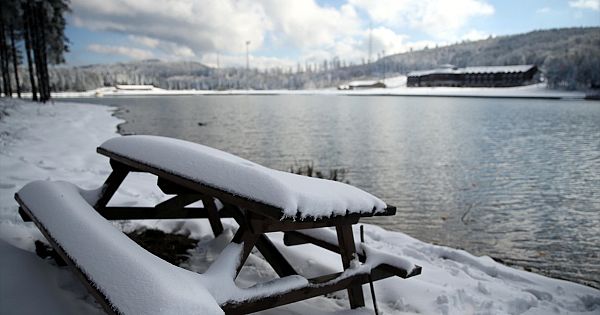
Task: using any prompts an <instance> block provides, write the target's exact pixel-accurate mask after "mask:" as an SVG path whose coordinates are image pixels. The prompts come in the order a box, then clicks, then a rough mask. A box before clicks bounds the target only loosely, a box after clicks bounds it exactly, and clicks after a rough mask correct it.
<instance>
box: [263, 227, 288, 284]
mask: <svg viewBox="0 0 600 315" xmlns="http://www.w3.org/2000/svg"><path fill="white" fill-rule="evenodd" d="M256 248H257V249H258V251H259V252H260V253H261V254H262V255H263V256H264V257H265V260H267V262H268V263H269V265H271V267H273V270H275V272H277V275H279V277H281V278H283V277H286V276H291V275H297V274H298V273H297V272H296V270H295V269H294V267H292V265H291V264H290V263H289V261H287V259H285V257H284V256H283V254H281V252H280V251H279V250H278V249H277V247H275V245H274V244H273V242H271V240H270V239H269V238H268V237H267V236H266V235H264V234H261V235H260V236H259V237H258V239H257V241H256Z"/></svg>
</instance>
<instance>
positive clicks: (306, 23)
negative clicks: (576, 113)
mask: <svg viewBox="0 0 600 315" xmlns="http://www.w3.org/2000/svg"><path fill="white" fill-rule="evenodd" d="M71 9H72V12H71V14H70V15H69V16H68V25H67V29H66V34H67V37H68V38H69V40H70V41H71V44H70V50H71V52H69V53H68V54H67V56H66V59H67V64H68V65H87V64H97V63H113V62H127V61H133V60H143V59H160V60H165V61H176V60H185V61H198V62H202V63H204V64H207V65H209V66H213V67H217V66H218V67H234V66H246V51H248V55H249V58H248V59H249V63H250V67H252V68H262V69H264V68H272V67H284V68H285V67H295V66H296V65H297V64H306V63H313V64H314V63H320V62H322V61H323V60H331V59H333V58H336V57H337V58H339V59H341V60H344V61H346V62H355V63H360V62H362V61H363V60H368V59H369V47H371V55H370V56H371V57H370V58H371V60H375V59H377V57H378V55H390V54H395V53H401V52H405V51H408V50H410V49H422V48H423V47H426V46H427V47H435V46H436V45H439V46H442V45H448V44H452V43H456V42H461V41H468V40H479V39H485V38H488V37H489V36H501V35H509V34H518V33H525V32H529V31H533V30H539V29H549V28H558V27H579V26H600V0H562V1H560V0H547V1H542V0H258V1H257V0H180V1H173V0H71ZM369 43H370V44H369Z"/></svg>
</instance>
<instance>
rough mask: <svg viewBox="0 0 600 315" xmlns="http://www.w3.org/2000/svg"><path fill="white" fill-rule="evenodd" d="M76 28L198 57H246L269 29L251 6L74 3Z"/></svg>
mask: <svg viewBox="0 0 600 315" xmlns="http://www.w3.org/2000/svg"><path fill="white" fill-rule="evenodd" d="M71 6H72V9H73V15H74V22H75V24H76V25H77V26H81V27H86V28H89V29H92V30H102V31H114V32H120V33H124V34H127V35H134V36H138V37H141V38H144V37H146V38H151V39H154V40H160V41H162V42H170V43H173V44H176V45H178V46H181V47H188V48H189V49H190V50H192V51H194V52H198V53H200V52H205V51H214V50H227V51H232V52H242V51H244V50H245V45H244V42H245V41H246V40H252V42H253V43H256V44H257V46H255V47H260V46H261V45H262V43H263V41H264V35H265V32H266V31H267V30H269V29H270V28H271V24H270V21H269V20H268V19H267V17H266V16H265V13H264V10H263V8H262V6H261V5H259V4H257V3H255V2H254V1H251V0H206V1H192V0H183V1H152V0H73V1H72V5H71Z"/></svg>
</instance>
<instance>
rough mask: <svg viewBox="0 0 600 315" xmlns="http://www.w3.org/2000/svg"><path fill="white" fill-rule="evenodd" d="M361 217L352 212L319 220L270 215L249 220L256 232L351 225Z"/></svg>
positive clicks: (253, 217)
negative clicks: (291, 218) (280, 218)
mask: <svg viewBox="0 0 600 315" xmlns="http://www.w3.org/2000/svg"><path fill="white" fill-rule="evenodd" d="M359 219H360V216H359V215H356V214H350V215H347V216H337V217H332V218H327V219H321V220H317V221H285V220H273V219H271V218H268V217H262V216H260V215H254V216H252V218H251V219H250V220H249V221H250V222H249V223H250V225H251V227H252V229H253V231H255V232H256V233H269V232H285V231H296V230H304V229H315V228H321V227H329V226H337V225H351V224H356V223H358V220H359Z"/></svg>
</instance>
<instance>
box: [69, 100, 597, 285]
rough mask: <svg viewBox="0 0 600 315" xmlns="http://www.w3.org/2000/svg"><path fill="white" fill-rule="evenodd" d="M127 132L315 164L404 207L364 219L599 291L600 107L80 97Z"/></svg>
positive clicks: (284, 163) (259, 158)
mask: <svg viewBox="0 0 600 315" xmlns="http://www.w3.org/2000/svg"><path fill="white" fill-rule="evenodd" d="M72 100H74V101H79V102H87V103H97V104H106V105H116V106H118V107H119V111H118V112H117V116H119V117H121V118H123V119H125V120H126V121H127V122H126V123H124V124H122V125H121V126H120V132H121V133H123V134H129V133H135V134H153V135H163V136H169V137H176V138H181V139H187V140H190V141H194V142H198V143H202V144H205V145H208V146H211V147H215V148H218V149H221V150H224V151H227V152H231V153H234V154H237V155H239V156H242V157H244V158H246V159H249V160H252V161H255V162H257V163H260V164H263V165H265V166H268V167H271V168H275V169H280V170H287V169H289V168H290V167H291V166H299V165H307V164H311V163H312V165H313V166H314V168H315V169H318V170H321V171H323V172H325V173H327V172H328V171H329V170H331V169H344V170H346V174H345V175H346V176H345V179H346V180H347V181H349V182H350V184H352V185H355V186H358V187H360V188H362V189H364V190H366V191H369V192H371V193H373V194H375V195H377V196H378V197H380V198H382V199H383V200H384V201H386V202H387V203H388V204H391V205H394V206H396V207H397V208H398V213H397V215H396V216H394V217H386V218H379V219H370V220H366V221H368V222H370V223H377V224H379V225H381V226H383V227H385V228H386V229H389V230H396V231H401V232H405V233H407V234H409V235H411V236H414V237H416V238H418V239H421V240H424V241H427V242H432V243H436V244H441V245H448V246H452V247H455V248H463V249H465V250H468V251H469V252H472V253H474V254H477V255H489V256H491V257H494V258H495V259H498V260H501V261H503V262H505V263H507V264H509V265H513V266H519V267H521V268H524V269H526V270H532V271H535V272H538V273H542V274H545V275H548V276H552V277H556V278H563V279H567V280H571V281H576V282H579V283H584V284H588V285H591V286H594V287H596V288H600V102H597V101H594V102H593V101H567V100H533V99H532V100H528V99H494V98H443V97H381V96H373V97H369V96H360V97H358V96H319V95H313V96H311V95H270V96H264V95H263V96H244V95H237V96H235V95H234V96H175V97H174V96H170V97H135V98H133V97H132V98H129V97H127V98H126V97H115V98H89V99H88V98H86V99H72Z"/></svg>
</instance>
